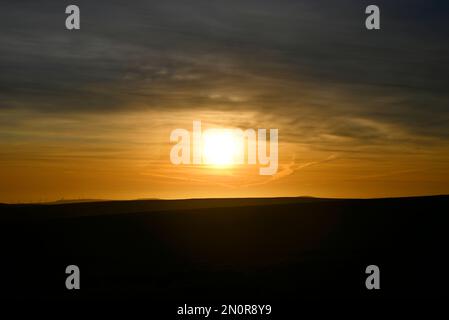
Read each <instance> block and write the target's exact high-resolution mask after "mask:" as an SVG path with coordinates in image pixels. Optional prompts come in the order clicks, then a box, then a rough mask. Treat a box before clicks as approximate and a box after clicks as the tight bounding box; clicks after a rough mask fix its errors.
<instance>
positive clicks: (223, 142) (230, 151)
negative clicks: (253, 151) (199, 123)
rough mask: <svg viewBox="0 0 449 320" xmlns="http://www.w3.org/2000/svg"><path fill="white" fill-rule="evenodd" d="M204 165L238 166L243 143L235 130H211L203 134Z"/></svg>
mask: <svg viewBox="0 0 449 320" xmlns="http://www.w3.org/2000/svg"><path fill="white" fill-rule="evenodd" d="M202 151H203V163H205V164H208V165H213V166H216V167H229V166H232V165H234V164H236V159H237V157H238V156H239V155H240V153H241V141H240V139H238V137H237V136H236V134H235V132H233V130H228V129H209V130H207V131H205V132H204V133H203V145H202Z"/></svg>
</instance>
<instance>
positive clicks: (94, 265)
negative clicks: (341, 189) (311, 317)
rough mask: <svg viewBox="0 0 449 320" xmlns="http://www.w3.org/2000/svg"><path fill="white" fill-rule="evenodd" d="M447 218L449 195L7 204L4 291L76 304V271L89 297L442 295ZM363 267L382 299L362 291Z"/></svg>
mask: <svg viewBox="0 0 449 320" xmlns="http://www.w3.org/2000/svg"><path fill="white" fill-rule="evenodd" d="M447 212H449V197H448V196H434V197H413V198H391V199H366V200H340V199H313V198H307V199H304V198H281V199H204V200H200V199H198V200H178V201H169V200H146V201H130V202H127V201H119V202H115V201H114V202H98V203H97V202H96V203H76V204H60V205H6V206H2V223H1V224H0V228H1V233H0V234H1V239H0V240H1V243H2V244H3V248H2V249H3V250H2V258H3V259H2V260H3V263H2V269H3V270H1V271H2V274H3V275H4V283H3V285H2V287H3V293H7V294H8V297H10V298H11V297H14V298H35V297H40V298H58V299H73V298H74V295H73V292H69V291H67V290H65V288H64V280H65V274H64V270H65V267H66V266H67V265H69V264H76V265H79V266H80V268H81V272H82V290H80V291H79V292H77V293H76V297H77V298H86V299H101V298H117V299H122V298H145V299H152V300H170V301H171V300H173V299H177V301H187V300H192V299H200V300H204V299H208V300H213V301H218V302H219V303H222V302H224V301H229V300H232V299H236V300H238V301H243V302H247V301H248V300H251V301H258V299H259V300H260V301H262V300H263V301H267V299H268V301H272V300H277V299H298V298H340V297H351V298H368V299H371V298H373V297H375V298H382V297H385V298H429V297H440V296H442V295H443V292H444V290H446V289H445V288H446V286H445V285H446V284H445V283H446V281H447V280H446V277H445V274H446V272H447V262H446V260H447V259H446V255H447V248H446V243H448V241H447V240H448V239H447V238H448V236H447V222H446V221H447V218H446V215H447ZM11 217H15V218H11ZM28 217H32V219H31V218H28ZM370 264H376V265H378V266H379V267H380V269H381V290H380V291H368V290H366V288H365V284H364V283H365V278H366V275H365V268H366V266H368V265H370ZM30 270H31V271H30ZM30 272H31V273H33V274H36V275H38V276H36V277H34V276H33V286H30V285H29V277H28V276H26V275H29V274H30ZM24 275H25V276H24Z"/></svg>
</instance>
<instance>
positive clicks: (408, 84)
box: [0, 0, 449, 202]
mask: <svg viewBox="0 0 449 320" xmlns="http://www.w3.org/2000/svg"><path fill="white" fill-rule="evenodd" d="M412 2H413V3H410V4H408V5H407V8H406V10H404V7H403V4H402V3H401V2H397V1H386V0H379V2H378V3H377V5H379V6H380V7H381V8H382V12H386V13H388V14H382V15H381V20H382V22H381V26H382V27H381V29H380V30H367V29H366V27H365V23H364V18H365V16H366V14H365V8H364V6H363V5H361V4H360V1H358V0H348V1H343V2H337V1H331V0H323V1H309V0H301V1H299V0H298V1H282V0H276V1H274V0H266V1H259V0H257V1H234V0H228V1H209V0H207V1H202V0H199V1H195V2H194V3H193V2H192V3H191V2H186V1H178V0H173V1H169V2H167V1H143V0H135V1H133V5H132V6H131V5H128V4H125V3H124V2H123V3H120V2H111V1H104V0H99V1H86V0H79V2H78V3H77V5H79V6H80V8H81V12H82V15H83V16H82V18H81V29H80V30H67V29H65V27H64V18H65V14H64V12H63V10H61V8H60V7H58V6H55V5H54V4H52V3H51V2H43V3H41V2H39V3H34V2H30V3H27V4H26V5H25V4H23V3H22V2H21V1H9V2H8V3H5V4H4V5H2V9H3V11H2V12H5V13H7V14H5V15H3V17H2V19H1V28H0V38H1V39H2V41H1V43H0V70H1V72H0V181H1V183H0V202H38V201H54V200H58V199H63V198H64V199H85V198H88V199H136V198H190V197H271V196H302V195H308V196H317V197H386V196H408V195H430V194H449V130H448V125H447V124H448V122H449V93H448V88H449V82H448V77H447V74H448V71H449V70H448V66H449V44H448V41H447V39H448V33H447V30H448V29H447V10H445V9H446V8H444V5H442V2H438V1H412ZM104 8H107V10H105V9H104ZM194 120H199V121H201V122H202V124H203V126H204V128H207V127H224V128H241V129H258V128H265V129H270V128H272V129H278V130H279V168H278V172H277V174H276V175H274V176H260V175H259V174H258V168H259V167H258V166H254V165H238V166H231V167H228V168H225V169H217V168H210V167H209V168H208V167H204V166H175V165H173V164H172V163H171V162H170V158H169V154H170V148H171V146H172V145H171V144H170V133H171V131H172V130H174V129H177V128H185V129H187V130H191V129H192V128H191V127H192V121H194Z"/></svg>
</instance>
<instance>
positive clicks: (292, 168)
mask: <svg viewBox="0 0 449 320" xmlns="http://www.w3.org/2000/svg"><path fill="white" fill-rule="evenodd" d="M10 116H11V115H10ZM195 117H196V118H199V117H201V119H202V123H203V125H204V129H205V128H207V127H226V128H232V127H235V126H236V125H237V126H238V125H239V124H246V126H247V127H243V126H238V127H241V128H243V129H245V128H278V129H279V169H278V172H277V174H276V175H274V176H260V175H259V174H258V168H259V167H258V165H248V164H244V165H236V166H231V167H228V168H225V169H217V168H213V167H212V168H211V167H210V166H209V167H206V166H204V165H199V166H194V165H190V166H187V165H178V166H176V165H173V164H172V163H171V162H170V158H169V152H170V148H171V147H172V146H173V145H174V144H173V143H170V141H169V136H170V132H171V130H173V129H176V128H185V129H187V130H189V131H191V130H192V123H191V119H193V118H195ZM20 118H21V119H22V120H21V122H20V125H16V126H15V127H14V128H10V129H9V130H10V131H9V132H10V133H14V135H15V139H11V140H10V141H3V142H2V144H1V147H2V148H1V150H2V151H1V153H0V161H1V163H2V166H1V170H0V173H1V177H2V184H1V189H0V201H2V202H39V201H53V200H58V199H85V198H88V199H136V198H191V197H272V196H299V195H311V196H318V197H385V196H407V195H424V194H443V193H449V179H448V177H449V168H448V166H447V163H448V160H449V152H448V150H449V148H448V147H447V144H446V145H444V144H441V143H440V142H439V141H434V140H432V139H429V140H428V141H421V142H420V143H421V144H422V145H423V146H425V148H424V147H417V146H416V141H415V143H410V144H404V143H394V142H393V143H384V144H381V145H375V146H373V145H366V146H364V145H358V144H356V143H355V142H354V141H351V139H348V141H345V140H344V139H343V140H341V139H340V140H339V139H338V137H330V136H328V135H327V134H322V135H321V136H316V137H313V141H309V139H310V137H305V139H304V141H301V139H298V140H297V141H296V142H295V140H294V138H296V135H294V132H292V131H294V130H291V128H290V129H289V128H287V127H286V126H287V125H288V124H286V123H283V121H272V119H271V120H270V121H265V119H264V117H263V115H259V114H257V113H254V112H248V113H245V112H241V113H235V112H216V111H208V110H203V111H201V112H195V113H194V114H193V113H189V112H184V113H176V114H173V113H170V112H135V113H132V112H130V113H122V114H115V115H88V116H58V117H53V116H48V115H36V114H32V115H27V116H25V114H21V115H20ZM23 119H28V120H26V121H24V120H23ZM309 125H310V124H309ZM367 125H368V124H367ZM369 125H372V126H375V125H376V124H375V123H369ZM298 126H299V125H298ZM383 130H388V133H389V135H390V136H391V137H390V139H391V140H392V141H394V139H399V138H400V139H401V140H402V139H405V138H407V139H410V140H412V137H410V136H408V135H407V133H405V132H401V131H395V128H384V129H383ZM3 133H5V131H3ZM416 139H419V138H418V137H416ZM330 142H331V143H332V145H333V147H334V150H327V148H323V146H326V147H327V145H328V144H329V143H330Z"/></svg>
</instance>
